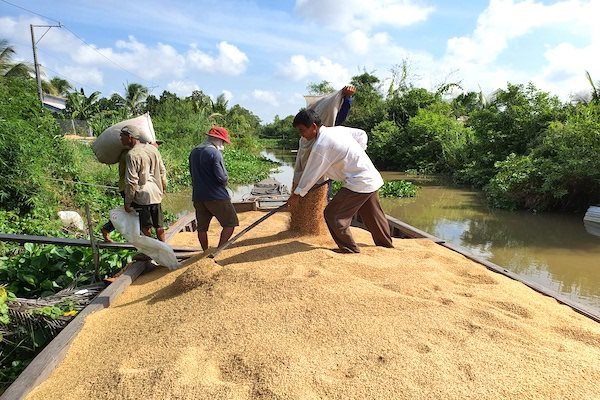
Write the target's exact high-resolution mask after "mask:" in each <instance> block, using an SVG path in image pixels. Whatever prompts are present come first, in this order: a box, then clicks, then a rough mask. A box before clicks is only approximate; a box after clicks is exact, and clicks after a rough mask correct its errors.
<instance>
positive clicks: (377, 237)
mask: <svg viewBox="0 0 600 400" xmlns="http://www.w3.org/2000/svg"><path fill="white" fill-rule="evenodd" d="M293 125H294V127H295V128H296V129H297V130H298V133H299V134H300V136H302V137H303V138H304V139H307V140H313V139H314V144H313V147H312V150H311V152H310V156H309V157H308V160H307V162H306V167H305V169H304V172H303V173H302V176H301V177H300V180H299V182H298V186H297V187H296V188H295V190H294V193H293V194H292V195H291V196H290V198H289V199H288V205H289V206H290V207H295V206H296V205H297V203H298V201H299V200H300V197H304V196H305V195H306V194H307V193H308V191H309V190H310V189H311V188H312V187H313V186H314V185H315V184H316V183H317V182H319V180H321V178H322V177H325V178H329V179H333V180H336V181H340V182H343V185H342V188H341V189H340V191H339V192H338V193H337V194H336V195H335V196H334V197H333V199H332V200H331V202H330V203H329V204H328V205H327V207H325V212H324V215H325V222H326V223H327V227H328V228H329V232H330V233H331V236H332V237H333V240H334V241H335V243H336V244H337V245H338V249H335V250H334V251H335V252H338V253H360V249H359V248H358V246H357V245H356V242H355V241H354V238H353V237H352V233H351V232H350V223H351V222H352V218H353V217H354V215H356V214H357V213H358V215H359V216H360V217H361V219H362V220H363V222H364V224H365V225H366V226H367V229H368V230H369V232H371V236H372V237H373V241H374V242H375V245H377V246H383V247H394V246H393V244H392V236H391V234H390V227H389V224H388V221H387V218H386V217H385V214H384V213H383V210H382V209H381V204H379V196H378V193H377V191H378V190H379V188H380V187H381V186H382V185H383V179H382V178H381V175H380V174H379V172H378V171H377V170H376V169H375V166H374V165H373V163H372V162H371V159H370V158H369V156H368V155H367V153H365V149H366V148H367V134H366V133H365V131H363V130H361V129H354V128H347V127H343V126H337V127H330V128H328V127H324V126H322V124H321V119H320V118H319V116H318V115H317V113H316V112H315V111H313V110H302V111H300V112H299V113H298V114H296V117H295V118H294V122H293Z"/></svg>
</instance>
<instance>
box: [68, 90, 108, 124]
mask: <svg viewBox="0 0 600 400" xmlns="http://www.w3.org/2000/svg"><path fill="white" fill-rule="evenodd" d="M99 99H100V92H94V93H92V94H91V95H90V96H89V97H88V96H86V95H85V92H84V91H83V89H81V90H80V91H79V92H71V93H69V94H68V95H67V108H66V109H65V111H66V113H67V114H69V115H70V117H71V119H83V120H88V119H90V118H91V117H92V116H94V115H95V114H96V113H97V112H98V100H99Z"/></svg>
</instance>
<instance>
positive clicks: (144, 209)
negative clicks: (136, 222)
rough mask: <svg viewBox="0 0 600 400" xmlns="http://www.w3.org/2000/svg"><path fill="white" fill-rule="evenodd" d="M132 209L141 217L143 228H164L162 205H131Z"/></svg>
mask: <svg viewBox="0 0 600 400" xmlns="http://www.w3.org/2000/svg"><path fill="white" fill-rule="evenodd" d="M131 207H132V208H134V209H135V210H136V211H137V212H138V214H139V215H140V227H141V228H151V227H154V228H162V227H163V225H164V222H165V221H164V217H163V212H162V207H161V206H160V204H148V205H140V204H136V203H131Z"/></svg>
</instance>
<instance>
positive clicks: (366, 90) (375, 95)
mask: <svg viewBox="0 0 600 400" xmlns="http://www.w3.org/2000/svg"><path fill="white" fill-rule="evenodd" d="M351 84H352V85H353V86H354V87H355V88H356V93H355V94H354V96H353V101H352V110H351V111H350V115H349V116H348V120H347V124H348V126H353V127H356V128H360V129H363V130H365V131H366V132H370V131H371V129H373V127H374V126H375V125H377V124H378V123H379V122H381V121H383V120H384V119H385V103H384V101H383V95H382V94H381V82H380V80H379V78H377V77H376V76H375V75H373V74H371V73H369V72H366V71H365V72H364V73H362V74H361V75H357V76H354V77H352V80H351Z"/></svg>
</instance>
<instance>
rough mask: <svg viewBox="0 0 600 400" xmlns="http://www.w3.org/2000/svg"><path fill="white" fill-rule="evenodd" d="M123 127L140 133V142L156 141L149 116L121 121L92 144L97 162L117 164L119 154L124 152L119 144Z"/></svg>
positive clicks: (123, 147) (123, 148)
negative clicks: (132, 128) (128, 126)
mask: <svg viewBox="0 0 600 400" xmlns="http://www.w3.org/2000/svg"><path fill="white" fill-rule="evenodd" d="M125 125H133V126H135V127H137V128H138V129H139V130H140V131H141V132H142V137H141V139H140V140H141V141H142V142H145V143H152V142H155V141H156V134H155V133H154V126H153V125H152V119H150V114H148V113H146V114H144V115H140V116H139V117H135V118H131V119H128V120H125V121H121V122H119V123H118V124H114V125H113V126H111V127H109V128H107V129H106V130H105V131H104V132H102V133H101V134H100V136H98V138H96V140H95V141H94V143H92V150H94V153H95V154H96V158H97V159H98V161H100V162H101V163H104V164H116V163H118V162H119V158H120V156H121V152H122V151H123V150H125V146H123V144H121V128H123V127H124V126H125Z"/></svg>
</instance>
